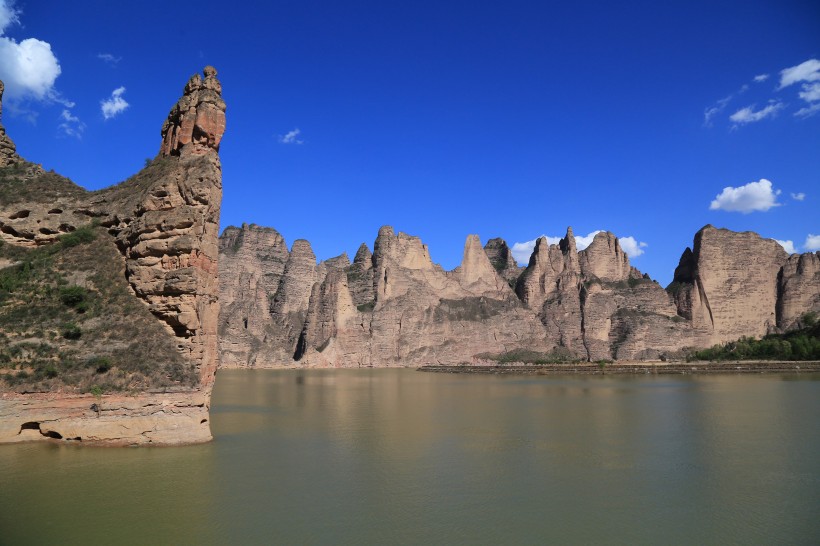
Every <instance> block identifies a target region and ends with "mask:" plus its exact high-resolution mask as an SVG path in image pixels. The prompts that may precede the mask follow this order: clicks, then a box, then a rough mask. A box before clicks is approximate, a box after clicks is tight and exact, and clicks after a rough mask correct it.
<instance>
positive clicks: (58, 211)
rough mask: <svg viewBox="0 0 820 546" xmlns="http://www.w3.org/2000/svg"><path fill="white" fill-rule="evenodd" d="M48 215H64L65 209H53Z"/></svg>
mask: <svg viewBox="0 0 820 546" xmlns="http://www.w3.org/2000/svg"><path fill="white" fill-rule="evenodd" d="M48 213H49V214H62V213H63V209H51V210H50V211H48Z"/></svg>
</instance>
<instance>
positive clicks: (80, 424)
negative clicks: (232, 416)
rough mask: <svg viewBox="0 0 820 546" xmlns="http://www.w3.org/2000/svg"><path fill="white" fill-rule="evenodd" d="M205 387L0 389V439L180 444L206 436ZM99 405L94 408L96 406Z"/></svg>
mask: <svg viewBox="0 0 820 546" xmlns="http://www.w3.org/2000/svg"><path fill="white" fill-rule="evenodd" d="M209 404H210V395H209V394H208V393H206V392H205V391H198V392H181V393H174V394H140V395H135V396H121V395H110V396H109V395H106V396H102V397H99V398H98V397H94V396H91V395H64V394H41V395H25V396H23V395H13V394H9V393H6V394H2V395H0V444H4V443H19V442H32V441H52V442H54V441H65V442H70V443H77V444H82V445H106V446H138V445H183V444H196V443H201V442H208V441H210V440H211V429H210V420H209V415H208V406H209ZM98 410H99V411H98Z"/></svg>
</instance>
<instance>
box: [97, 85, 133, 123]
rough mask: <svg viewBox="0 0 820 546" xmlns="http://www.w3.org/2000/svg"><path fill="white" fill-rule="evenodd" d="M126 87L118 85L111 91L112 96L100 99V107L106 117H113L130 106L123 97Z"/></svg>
mask: <svg viewBox="0 0 820 546" xmlns="http://www.w3.org/2000/svg"><path fill="white" fill-rule="evenodd" d="M123 93H125V87H117V88H116V89H114V90H113V91H112V92H111V96H110V97H109V98H107V99H104V100H101V101H100V109H101V110H102V114H103V117H105V119H111V118H113V117H114V116H116V115H118V114H120V113H122V111H123V110H125V109H126V108H128V106H129V104H128V103H127V102H126V101H125V99H124V98H122V95H123Z"/></svg>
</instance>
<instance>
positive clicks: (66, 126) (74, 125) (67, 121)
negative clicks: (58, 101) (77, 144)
mask: <svg viewBox="0 0 820 546" xmlns="http://www.w3.org/2000/svg"><path fill="white" fill-rule="evenodd" d="M60 120H61V121H60V124H59V125H58V126H57V127H58V128H59V129H60V131H62V133H63V134H64V135H65V136H70V137H74V138H82V137H83V131H85V123H83V122H82V121H80V118H78V117H77V116H75V115H73V114H72V113H71V110H68V109H65V110H63V112H62V114H60Z"/></svg>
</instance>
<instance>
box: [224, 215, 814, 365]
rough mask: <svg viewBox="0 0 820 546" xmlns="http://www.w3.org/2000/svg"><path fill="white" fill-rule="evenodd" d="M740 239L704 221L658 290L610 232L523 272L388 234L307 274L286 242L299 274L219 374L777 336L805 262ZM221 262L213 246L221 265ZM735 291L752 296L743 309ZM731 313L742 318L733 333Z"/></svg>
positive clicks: (483, 256) (657, 350) (470, 251)
mask: <svg viewBox="0 0 820 546" xmlns="http://www.w3.org/2000/svg"><path fill="white" fill-rule="evenodd" d="M243 229H246V228H243ZM236 231H237V230H236V228H228V229H226V230H225V232H224V233H223V235H222V240H223V245H222V246H223V248H224V247H226V246H228V244H227V242H228V241H229V240H230V241H238V240H240V239H238V238H236V237H235V233H236ZM713 232H717V233H713ZM751 235H753V234H733V233H732V232H727V231H726V230H715V229H714V228H711V226H707V228H704V230H701V232H699V233H698V235H697V236H696V244H695V251H694V252H693V251H692V250H689V249H687V251H686V252H685V253H684V255H683V257H682V259H681V265H680V266H679V267H678V270H677V271H676V277H675V278H676V281H675V283H673V284H672V285H670V287H669V289H668V290H664V289H663V288H662V287H661V286H660V285H658V283H657V282H655V281H652V280H651V279H649V278H648V277H646V276H645V275H642V274H641V272H640V271H638V270H637V269H635V268H634V267H632V266H631V265H630V263H629V258H628V256H627V255H626V253H625V252H624V251H623V249H622V248H621V247H620V245H619V243H618V239H617V237H615V236H614V235H613V234H612V233H599V234H598V235H597V236H596V237H595V239H594V240H593V242H592V244H590V246H589V247H587V248H586V249H584V250H582V251H578V250H577V248H576V244H575V238H574V236H573V233H572V230H571V229H568V230H567V234H566V236H565V237H564V238H563V239H562V240H561V241H560V242H559V243H558V244H557V245H549V244H548V242H547V240H546V239H545V238H542V239H540V240H538V241H537V242H536V245H535V249H534V251H533V253H532V256H531V257H530V261H529V264H528V266H527V267H526V268H524V269H523V270H522V269H521V268H519V267H518V266H517V265H515V264H514V261H513V260H512V256H511V254H510V252H509V248H508V247H507V245H506V243H505V242H504V241H502V240H500V239H493V240H491V241H490V242H488V243H487V245H486V246H485V247H484V248H482V247H481V243H480V241H479V239H478V237H477V236H474V235H471V236H469V237H468V238H467V241H466V243H465V246H464V257H463V260H462V263H461V265H460V266H459V267H457V268H456V269H455V270H453V271H449V272H448V271H444V270H442V269H441V268H440V267H439V266H438V265H436V264H434V263H432V261H431V260H430V254H429V251H428V249H427V247H426V245H424V244H423V243H422V242H421V240H419V239H418V238H417V237H412V236H410V235H406V234H404V233H398V234H396V233H394V231H393V229H392V228H390V227H383V228H382V229H381V230H380V231H379V235H378V237H377V239H376V242H375V244H374V247H373V248H374V251H373V253H372V254H371V253H370V250H369V249H368V247H367V246H366V245H364V244H363V245H362V246H361V247H360V248H359V251H358V252H357V253H356V257H355V259H354V261H353V264H352V265H349V266H346V267H342V266H343V265H344V264H346V263H347V262H346V261H344V260H343V261H342V265H340V266H339V267H337V268H335V269H331V268H328V267H327V266H326V265H325V264H326V263H327V262H325V264H318V265H317V264H316V261H315V258H314V257H313V254H312V252H311V253H308V252H307V249H308V246H307V243H306V242H299V244H298V245H297V243H294V249H297V248H300V250H299V254H300V255H301V256H300V257H298V260H296V261H295V262H294V265H293V267H294V268H295V270H296V271H298V278H296V279H291V280H287V279H285V278H284V277H282V279H281V280H280V281H279V285H278V287H277V289H276V291H275V292H271V291H270V290H269V289H266V290H267V295H266V297H267V298H268V299H272V300H273V301H274V302H275V303H274V304H273V305H272V306H271V307H270V309H269V313H268V314H266V316H265V317H263V319H264V320H266V321H268V322H267V324H268V325H269V326H270V330H269V331H267V332H266V333H265V335H264V336H260V335H256V336H254V337H253V339H251V340H249V341H241V342H240V341H238V340H241V339H245V338H240V337H233V338H230V339H223V340H222V344H223V347H225V346H228V345H230V346H231V347H233V346H234V345H236V344H237V343H239V344H241V345H242V346H243V349H242V350H243V351H245V353H244V354H247V355H249V356H248V358H246V359H244V360H243V361H242V362H241V363H231V361H230V360H228V359H227V358H225V359H224V365H226V366H232V365H250V366H263V367H270V366H320V367H327V366H335V367H357V366H415V365H420V364H429V363H442V364H458V363H463V362H470V361H473V360H476V359H479V360H481V359H486V358H490V357H492V355H496V357H498V356H501V355H505V354H510V353H512V354H515V353H517V352H522V351H524V352H529V353H538V354H541V355H542V356H543V357H544V358H551V359H552V358H554V359H581V360H592V361H595V360H611V359H617V360H653V359H659V358H662V357H663V356H664V355H667V356H668V355H671V354H673V353H675V352H677V351H679V350H681V349H683V348H685V347H695V346H707V345H710V344H712V343H714V342H717V341H716V340H721V339H736V338H737V337H739V336H740V335H760V334H761V333H765V332H766V331H768V330H771V329H775V328H779V329H785V328H790V327H792V326H793V325H794V324H796V321H799V317H801V316H802V315H803V314H804V313H805V312H806V311H810V310H813V309H817V308H818V307H820V282H819V281H818V275H820V273H818V271H820V269H818V256H817V255H814V254H805V255H803V256H793V257H792V258H790V259H788V258H787V257H785V256H784V255H783V254H782V252H778V248H779V246H777V244H776V243H774V242H773V241H766V240H763V239H761V238H759V237H757V236H756V235H755V236H751ZM770 243H771V244H770ZM234 244H235V243H234ZM773 245H774V246H773ZM775 246H777V248H775ZM738 250H740V254H737V252H738ZM240 253H241V251H237V252H236V255H237V256H238V255H240ZM228 254H229V253H227V252H225V251H222V255H221V256H222V257H221V260H222V262H221V263H223V264H227V259H228V257H227V256H228ZM290 259H293V255H292V254H291V258H290ZM250 262H251V261H250V260H235V264H236V266H235V267H236V268H238V272H237V273H235V274H234V276H235V277H236V278H244V277H243V275H247V274H248V273H247V272H243V271H244V269H243V268H247V267H248V266H247V265H246V264H248V263H250ZM297 262H298V263H297ZM297 265H298V267H297ZM254 267H257V266H254ZM259 267H261V268H262V269H260V271H262V270H264V266H259ZM323 267H324V271H322V269H323ZM741 269H742V270H743V271H742V274H741ZM317 271H319V273H317ZM222 282H223V283H229V282H230V281H228V280H226V279H223V281H222ZM511 285H512V286H514V290H513V289H512V288H511ZM696 286H697V287H700V288H696ZM713 293H714V294H715V295H712V294H713ZM746 294H754V297H755V298H756V301H755V302H754V303H750V302H745V299H746V297H747V296H746ZM778 294H779V295H778ZM766 298H768V299H766ZM705 301H708V302H709V304H708V311H706V313H707V316H708V313H710V312H711V313H712V316H717V317H718V321H717V324H718V325H719V328H718V329H717V330H716V329H715V327H714V326H713V323H712V320H711V319H710V320H709V322H704V320H703V318H702V317H703V316H704V310H705V309H706V307H707V305H706V304H704V302H705ZM289 302H290V303H289ZM293 302H296V303H293ZM775 304H776V305H775ZM775 307H776V309H775ZM741 314H751V315H750V316H745V317H744V319H743V321H742V322H740V323H739V325H735V319H734V318H733V317H734V316H738V315H741ZM775 317H776V318H775ZM260 320H261V319H260ZM226 326H227V323H226V322H221V325H220V327H221V328H225V327H226ZM297 330H298V331H299V333H298V335H296V337H295V333H296V332H297ZM716 332H717V333H716ZM727 336H728V337H727ZM294 340H295V341H294ZM224 354H227V351H225V350H223V355H224Z"/></svg>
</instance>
